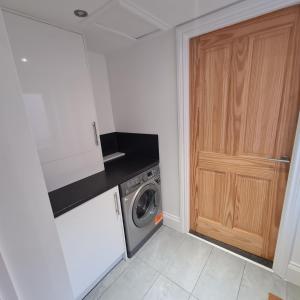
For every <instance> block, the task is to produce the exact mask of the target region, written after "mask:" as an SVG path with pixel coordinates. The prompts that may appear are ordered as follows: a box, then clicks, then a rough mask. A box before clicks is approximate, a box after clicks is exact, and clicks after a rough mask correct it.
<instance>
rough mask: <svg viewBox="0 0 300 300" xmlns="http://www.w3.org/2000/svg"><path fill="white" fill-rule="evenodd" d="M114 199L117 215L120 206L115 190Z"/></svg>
mask: <svg viewBox="0 0 300 300" xmlns="http://www.w3.org/2000/svg"><path fill="white" fill-rule="evenodd" d="M114 200H115V209H116V213H117V215H118V216H119V215H120V208H119V203H118V202H119V201H118V200H119V197H118V193H117V192H115V193H114Z"/></svg>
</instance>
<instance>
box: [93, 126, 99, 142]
mask: <svg viewBox="0 0 300 300" xmlns="http://www.w3.org/2000/svg"><path fill="white" fill-rule="evenodd" d="M92 126H93V129H94V135H95V143H96V145H97V146H99V139H98V133H97V126H96V122H95V121H94V122H93V123H92Z"/></svg>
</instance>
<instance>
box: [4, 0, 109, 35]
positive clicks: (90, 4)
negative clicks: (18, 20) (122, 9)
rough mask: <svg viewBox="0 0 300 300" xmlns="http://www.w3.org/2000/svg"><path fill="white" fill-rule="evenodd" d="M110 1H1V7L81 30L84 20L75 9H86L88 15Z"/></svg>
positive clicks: (67, 27)
mask: <svg viewBox="0 0 300 300" xmlns="http://www.w3.org/2000/svg"><path fill="white" fill-rule="evenodd" d="M109 1H110V0H0V6H1V7H4V8H8V9H10V10H15V11H16V12H20V13H23V14H25V15H28V16H32V17H34V18H37V19H41V20H44V21H47V22H48V23H51V24H54V25H57V26H62V27H65V28H66V29H72V30H76V29H79V30H78V31H80V28H81V27H80V26H78V23H79V22H80V21H82V19H80V18H78V17H76V16H75V15H74V13H73V12H74V10H75V9H84V10H86V11H87V12H88V13H92V12H93V11H95V10H97V9H99V8H101V7H103V6H104V5H105V4H106V3H108V2H109Z"/></svg>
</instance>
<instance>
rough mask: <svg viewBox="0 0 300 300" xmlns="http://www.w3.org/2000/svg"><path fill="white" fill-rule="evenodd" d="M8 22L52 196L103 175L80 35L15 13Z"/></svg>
mask: <svg viewBox="0 0 300 300" xmlns="http://www.w3.org/2000/svg"><path fill="white" fill-rule="evenodd" d="M4 17H5V22H6V25H7V30H8V34H9V39H10V43H11V47H12V51H13V55H14V59H15V63H16V66H17V71H18V75H19V79H20V82H21V88H22V91H23V99H24V102H25V106H26V110H27V114H28V117H29V119H30V122H31V124H32V130H33V133H34V136H35V140H36V144H37V148H38V153H39V157H40V161H41V165H42V168H43V172H44V176H45V180H46V184H47V188H48V191H52V190H54V189H57V188H59V187H62V186H64V185H67V184H69V183H71V182H74V181H76V180H79V179H82V178H84V177H87V176H89V175H92V174H94V173H97V172H100V171H102V170H103V169H104V167H103V159H102V152H101V146H100V145H99V140H98V134H97V120H96V111H95V104H94V96H93V92H92V86H91V81H90V74H89V71H88V67H87V63H86V55H85V49H84V43H83V39H82V36H81V35H79V34H76V33H72V32H69V31H65V30H62V29H59V28H57V27H54V26H50V25H48V24H45V23H41V22H36V21H33V20H30V19H28V18H24V17H20V16H17V15H14V14H11V13H5V14H4ZM12 122H18V120H12ZM94 122H95V123H94ZM94 124H95V125H96V127H95V126H94ZM20 126H21V125H20ZM95 130H96V131H95ZM97 140H98V141H97ZM20 147H22V145H20Z"/></svg>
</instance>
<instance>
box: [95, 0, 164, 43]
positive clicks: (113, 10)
mask: <svg viewBox="0 0 300 300" xmlns="http://www.w3.org/2000/svg"><path fill="white" fill-rule="evenodd" d="M91 19H92V21H93V22H95V23H96V24H97V25H100V27H102V28H107V29H108V30H111V31H112V32H116V33H117V32H119V33H121V34H124V35H127V36H129V37H131V38H139V37H141V36H145V35H147V34H150V33H152V32H155V31H157V30H159V28H158V27H157V26H155V25H154V24H152V23H150V22H148V21H147V20H145V19H144V18H143V17H141V16H139V15H137V14H136V13H134V12H132V11H130V10H129V9H128V8H127V7H126V6H123V5H122V4H121V3H119V2H112V4H111V5H107V6H106V7H105V8H104V9H103V10H100V11H99V12H97V13H96V14H94V15H93V17H92V18H91ZM89 22H90V20H89Z"/></svg>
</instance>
